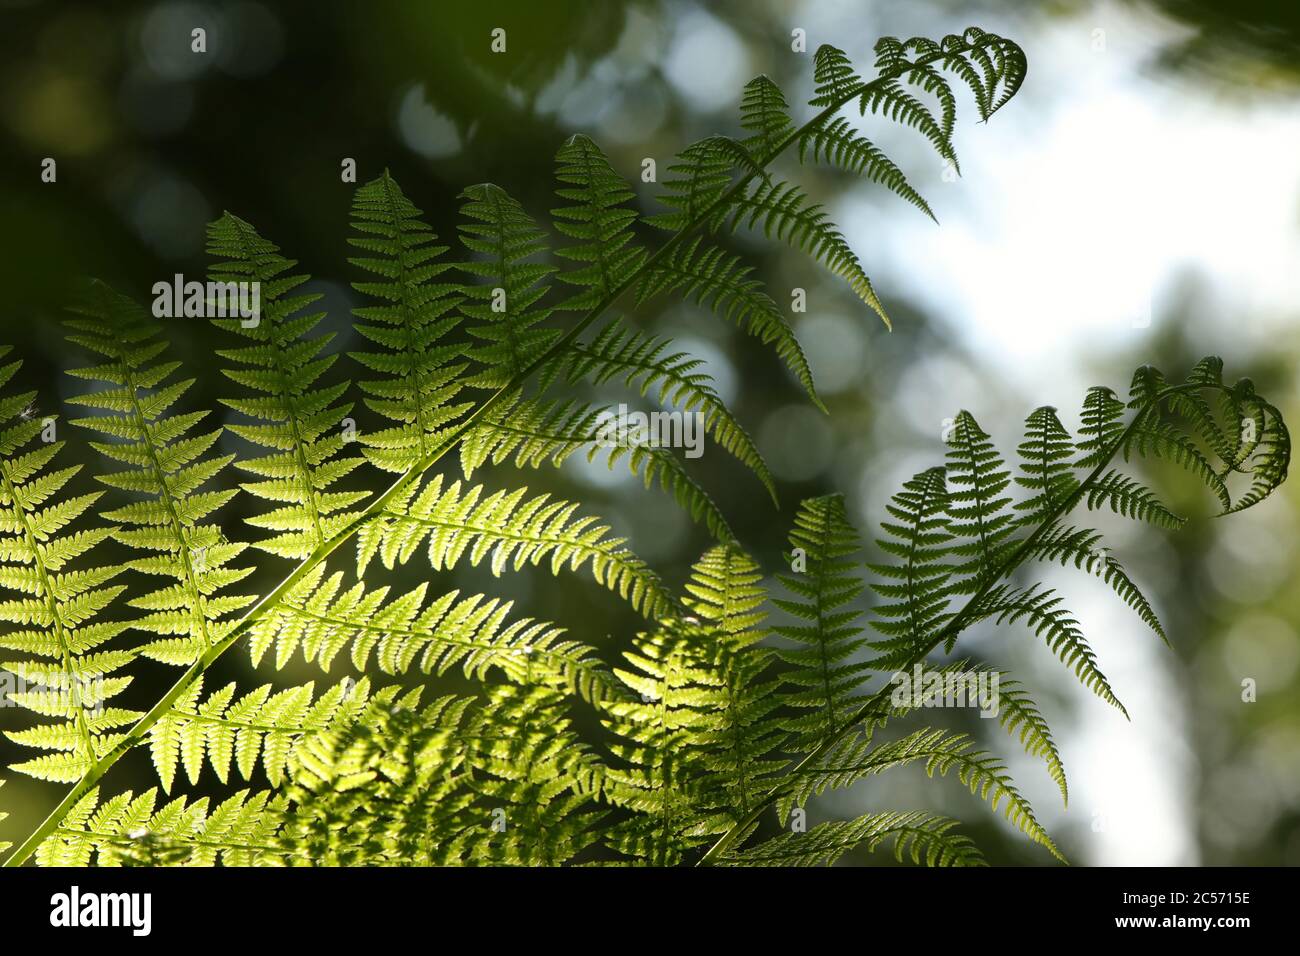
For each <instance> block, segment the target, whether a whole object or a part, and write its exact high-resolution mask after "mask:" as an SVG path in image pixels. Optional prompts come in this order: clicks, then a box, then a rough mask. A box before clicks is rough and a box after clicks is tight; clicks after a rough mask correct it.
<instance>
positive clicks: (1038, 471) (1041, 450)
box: [1015, 406, 1079, 525]
mask: <svg viewBox="0 0 1300 956" xmlns="http://www.w3.org/2000/svg"><path fill="white" fill-rule="evenodd" d="M1018 450H1019V453H1020V474H1018V475H1016V484H1018V485H1020V486H1021V487H1022V488H1027V489H1028V490H1029V491H1030V496H1029V497H1028V498H1027V499H1025V500H1023V501H1020V502H1017V503H1016V506H1015V507H1016V510H1017V511H1020V512H1022V515H1021V518H1020V522H1021V524H1023V525H1032V524H1037V523H1039V522H1040V521H1042V520H1043V518H1044V517H1045V516H1046V515H1049V514H1051V513H1052V512H1053V511H1054V510H1055V509H1057V508H1059V507H1060V506H1061V505H1062V504H1064V503H1065V502H1066V501H1067V500H1068V499H1069V497H1070V495H1071V494H1073V493H1074V490H1075V489H1076V488H1077V487H1078V484H1079V483H1078V480H1077V479H1076V478H1075V477H1074V470H1073V460H1072V459H1073V458H1074V457H1075V446H1074V441H1073V439H1071V438H1070V433H1069V432H1067V431H1066V430H1065V426H1064V425H1062V424H1061V420H1060V419H1059V418H1058V417H1057V415H1056V409H1054V408H1049V407H1047V406H1043V407H1042V408H1039V409H1035V410H1034V411H1033V412H1032V413H1031V414H1030V415H1029V417H1028V418H1026V419H1025V438H1024V441H1022V442H1021V443H1020V448H1019V449H1018Z"/></svg>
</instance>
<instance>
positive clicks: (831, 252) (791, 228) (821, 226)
mask: <svg viewBox="0 0 1300 956" xmlns="http://www.w3.org/2000/svg"><path fill="white" fill-rule="evenodd" d="M733 210H734V211H733V212H732V215H731V218H730V220H729V222H728V224H727V228H728V229H729V230H730V231H732V232H734V231H735V230H736V229H737V228H739V227H740V226H741V225H742V224H744V225H745V226H746V228H749V229H757V228H759V227H760V225H761V228H762V231H763V235H764V236H766V237H767V238H769V239H771V238H777V239H780V240H781V241H783V242H785V243H786V244H787V245H789V246H791V247H792V248H795V249H799V250H800V251H802V252H805V253H807V254H808V255H810V256H811V257H812V258H814V259H816V260H817V261H818V262H820V263H821V264H822V265H824V266H825V267H826V268H827V269H829V270H830V271H831V272H832V273H833V274H835V275H837V276H839V277H840V278H842V279H843V280H844V281H845V282H847V283H848V284H849V288H851V289H852V290H853V292H854V294H855V295H857V297H858V298H859V299H861V300H862V301H863V302H865V303H866V304H867V305H868V306H870V308H871V310H872V311H873V312H875V313H876V314H877V315H878V316H880V320H881V321H882V322H884V323H885V326H886V327H887V328H892V327H893V324H892V323H891V322H890V320H889V314H888V313H887V312H886V311H885V306H884V304H883V303H882V302H881V301H880V299H879V297H878V296H877V295H876V290H875V288H874V287H873V286H872V285H871V280H870V279H868V278H867V274H866V273H865V272H864V271H863V269H862V264H861V263H860V262H859V261H858V257H857V254H856V253H854V251H853V250H852V248H850V247H849V244H848V241H847V240H845V238H844V235H843V234H842V233H841V232H840V231H839V229H838V227H836V225H835V224H834V223H833V222H831V220H830V218H829V216H828V215H827V213H826V210H825V209H824V208H823V207H822V205H821V204H820V203H815V202H811V201H810V200H809V198H808V195H807V193H805V192H804V190H803V189H802V187H800V186H797V185H795V184H794V183H791V182H783V181H781V180H776V179H773V180H771V181H766V180H765V181H763V182H760V183H757V184H756V185H755V186H754V188H753V189H752V190H749V191H746V192H744V193H742V194H740V195H738V196H737V197H736V199H735V201H734V203H733Z"/></svg>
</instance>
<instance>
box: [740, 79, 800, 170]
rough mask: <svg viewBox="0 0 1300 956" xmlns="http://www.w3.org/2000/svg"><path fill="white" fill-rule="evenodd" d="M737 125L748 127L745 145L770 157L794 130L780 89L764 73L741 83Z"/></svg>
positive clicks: (759, 153) (787, 105)
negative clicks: (742, 89)
mask: <svg viewBox="0 0 1300 956" xmlns="http://www.w3.org/2000/svg"><path fill="white" fill-rule="evenodd" d="M740 125H741V127H743V128H744V129H746V130H749V134H750V135H749V137H748V138H747V139H746V140H745V145H746V146H748V147H749V149H750V151H751V152H753V153H756V154H758V155H760V156H773V155H775V154H776V152H777V149H778V148H779V147H780V145H781V144H782V143H783V142H785V140H786V138H787V137H789V136H791V135H793V134H794V131H795V126H794V122H793V121H792V120H791V119H790V107H789V104H788V103H786V101H785V94H784V93H782V92H781V88H780V87H779V86H777V85H776V84H775V83H773V82H772V81H771V80H770V79H768V78H767V77H766V76H756V77H755V78H754V79H752V80H750V81H749V82H748V83H746V84H745V89H744V92H743V93H742V94H741V101H740Z"/></svg>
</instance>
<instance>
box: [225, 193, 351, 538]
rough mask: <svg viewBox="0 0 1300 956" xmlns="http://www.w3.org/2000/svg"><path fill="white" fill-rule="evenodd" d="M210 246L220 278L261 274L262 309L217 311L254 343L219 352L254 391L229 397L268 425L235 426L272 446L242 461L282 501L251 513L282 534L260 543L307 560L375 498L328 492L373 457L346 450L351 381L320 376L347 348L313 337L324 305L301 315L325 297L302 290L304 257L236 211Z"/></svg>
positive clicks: (254, 521) (254, 487)
mask: <svg viewBox="0 0 1300 956" xmlns="http://www.w3.org/2000/svg"><path fill="white" fill-rule="evenodd" d="M208 252H209V254H210V255H211V256H213V263H212V265H211V266H210V268H209V274H210V276H211V277H212V279H214V280H215V281H218V282H257V283H260V289H261V292H260V298H261V312H260V315H258V316H256V317H254V318H249V319H239V318H233V319H230V318H226V319H222V318H217V319H213V322H214V323H215V324H216V325H218V326H219V327H221V328H223V329H225V330H227V331H229V332H232V333H235V334H237V335H240V336H242V337H244V338H246V339H250V340H251V341H252V343H253V344H251V345H246V346H242V347H240V348H235V349H222V350H220V351H219V352H218V353H217V354H218V355H220V356H221V357H222V358H224V359H226V360H228V361H230V362H233V363H235V365H236V366H237V367H235V368H227V369H222V371H223V372H224V373H225V375H226V376H227V377H228V378H230V379H231V380H232V381H235V382H237V383H239V384H240V385H243V386H244V387H245V388H247V389H248V390H249V391H250V392H251V393H252V394H251V397H248V398H237V399H236V398H232V399H224V400H223V401H224V403H225V404H226V405H228V406H230V407H231V408H233V409H234V410H235V411H237V412H239V413H240V414H242V415H244V416H247V417H248V418H251V419H254V420H256V421H258V422H261V423H265V424H232V425H228V426H227V427H228V428H229V429H230V431H232V432H234V433H235V434H236V435H238V436H240V437H241V438H244V439H246V440H247V441H250V442H252V443H254V444H256V445H261V446H263V447H264V448H269V449H271V452H270V454H267V455H263V456H261V457H259V458H250V459H241V460H240V461H239V462H238V467H239V468H241V469H243V470H244V471H248V472H251V473H252V474H254V475H257V476H259V477H260V478H261V479H262V480H261V481H254V482H248V483H245V484H244V485H242V486H241V487H243V489H244V490H245V491H247V492H248V493H249V494H251V495H253V496H254V497H256V498H264V499H266V500H269V501H272V502H276V503H278V504H279V505H280V506H279V507H276V508H274V509H273V510H271V511H267V512H264V513H263V514H260V515H257V516H255V517H252V518H249V519H248V523H249V524H251V525H253V526H254V527H257V528H264V529H267V530H270V531H273V532H275V534H274V535H273V536H271V537H269V538H264V539H262V540H261V541H256V542H254V546H255V547H258V548H261V549H262V550H264V551H269V552H271V553H272V554H276V555H279V556H281V557H286V558H305V557H307V555H309V554H311V553H312V551H314V550H315V549H316V548H317V547H319V546H320V545H321V544H322V543H324V542H325V541H327V540H329V539H330V538H331V537H332V536H333V535H335V534H336V533H338V532H339V531H340V530H341V529H342V528H344V527H346V526H347V525H348V524H349V523H350V522H351V521H352V519H353V518H354V517H355V513H354V512H351V511H349V510H347V509H348V508H350V507H351V506H352V505H354V504H356V503H357V502H358V501H360V500H361V499H363V498H365V497H367V493H366V492H361V491H330V490H328V489H329V487H330V486H331V485H333V484H335V483H336V482H338V481H340V480H341V479H342V478H344V477H345V476H346V475H347V474H349V473H350V472H351V471H352V470H353V469H354V468H356V466H357V465H358V464H360V463H361V462H362V460H363V459H362V458H361V457H359V456H352V455H344V456H339V452H340V451H341V450H342V449H343V446H344V445H345V444H346V443H347V442H348V439H349V436H348V435H347V433H346V430H345V429H344V427H343V422H344V419H345V418H346V416H347V414H348V412H349V411H351V408H352V406H351V404H350V403H348V402H344V403H343V404H335V403H336V402H339V401H340V399H342V398H343V397H344V395H345V394H346V392H347V389H348V385H349V383H348V382H346V381H343V382H339V383H338V384H335V385H320V384H319V381H320V378H321V376H323V375H324V374H325V373H326V372H327V371H328V370H329V368H330V367H331V366H332V365H333V364H334V362H335V360H336V359H337V358H338V355H337V354H331V355H324V356H321V355H320V353H321V351H322V350H323V349H324V348H325V347H326V345H327V344H328V342H329V340H330V339H331V338H332V335H330V334H323V335H318V336H316V337H314V338H311V337H309V333H310V332H311V330H312V329H313V328H314V327H315V326H316V325H317V324H318V323H319V322H320V320H321V319H322V318H324V313H307V314H300V313H301V312H302V310H303V309H305V308H307V307H308V306H309V305H311V304H312V303H313V302H315V301H316V300H317V299H319V298H320V295H319V294H316V293H305V294H292V293H293V292H294V290H295V289H297V288H298V287H299V286H300V285H302V284H303V283H304V282H306V281H307V276H303V275H287V274H286V273H288V272H289V270H291V269H292V268H293V267H294V266H295V265H296V263H295V262H293V261H292V260H290V259H285V258H284V257H283V256H281V255H280V254H279V247H278V246H276V245H274V244H273V243H271V242H268V241H267V240H265V239H263V238H262V237H261V236H259V235H258V234H257V231H256V230H254V229H253V227H252V226H251V225H249V224H248V223H247V222H244V220H242V219H240V218H239V217H237V216H233V215H231V214H230V213H226V214H225V215H223V216H222V217H221V218H220V219H218V220H217V221H216V222H214V223H212V224H211V225H210V226H209V227H208ZM318 356H319V357H318ZM336 456H337V457H336Z"/></svg>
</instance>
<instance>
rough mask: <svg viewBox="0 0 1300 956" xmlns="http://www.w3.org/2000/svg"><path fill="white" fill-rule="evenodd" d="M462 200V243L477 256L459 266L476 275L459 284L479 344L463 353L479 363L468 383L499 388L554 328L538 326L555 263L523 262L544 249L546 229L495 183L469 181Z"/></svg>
mask: <svg viewBox="0 0 1300 956" xmlns="http://www.w3.org/2000/svg"><path fill="white" fill-rule="evenodd" d="M461 198H462V199H463V200H464V203H463V204H462V205H461V215H462V216H463V217H464V220H463V221H462V222H461V225H460V236H461V242H462V243H463V244H464V246H465V248H466V249H467V250H468V251H469V252H470V253H472V254H475V255H476V258H472V259H470V260H468V261H466V262H462V263H461V264H460V268H461V269H462V271H464V272H466V273H467V274H468V275H469V276H471V277H473V278H476V279H478V280H480V281H479V282H477V283H475V284H472V285H467V286H465V288H464V293H465V300H464V301H463V302H462V303H461V306H460V309H461V312H463V313H464V314H465V317H466V318H467V319H469V320H470V322H472V323H474V324H471V325H469V326H467V331H468V332H469V334H470V335H471V336H473V337H474V338H475V339H477V340H478V341H479V342H480V343H482V344H477V345H475V346H473V347H472V348H470V349H469V350H468V351H467V352H466V355H467V356H468V357H469V358H471V359H473V360H474V362H475V363H477V364H478V365H481V366H482V368H481V369H480V370H479V371H477V372H476V373H475V374H474V375H473V376H472V377H471V378H470V379H469V380H468V384H472V385H476V386H479V387H481V388H500V387H502V386H504V385H506V384H507V383H509V382H510V381H511V380H512V379H515V378H517V377H519V376H520V375H521V373H522V372H523V371H524V369H525V368H526V367H528V366H529V365H530V364H531V363H532V362H533V360H534V359H535V358H536V357H538V356H540V355H541V354H542V353H544V352H545V351H546V349H547V347H548V346H549V345H551V344H552V343H553V342H554V341H555V340H556V338H558V336H559V332H558V331H557V330H556V329H554V328H550V327H548V326H546V325H545V324H544V323H545V321H546V319H547V318H548V317H549V316H550V314H551V311H552V309H551V308H550V307H549V306H547V305H545V304H543V302H542V300H543V298H544V297H545V295H546V293H547V292H548V291H549V289H550V276H551V274H552V273H553V272H555V271H556V269H555V267H554V266H551V265H547V264H544V263H538V262H529V261H528V260H529V259H531V258H533V257H534V256H536V255H538V254H540V253H541V252H543V251H545V249H546V237H545V234H544V233H543V232H542V231H541V230H540V229H538V228H537V224H536V223H535V222H533V220H532V218H531V217H530V216H529V215H528V213H526V212H525V211H524V208H523V207H522V206H521V205H519V203H518V202H517V201H516V200H515V199H512V198H511V197H510V196H509V195H507V194H506V192H505V191H504V190H503V189H501V188H500V187H498V186H493V185H492V184H490V183H486V184H483V185H479V186H470V187H469V188H468V189H466V190H465V191H464V192H462V193H461Z"/></svg>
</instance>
